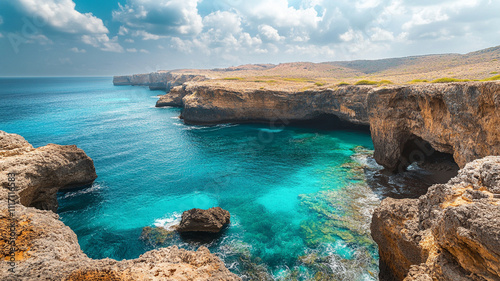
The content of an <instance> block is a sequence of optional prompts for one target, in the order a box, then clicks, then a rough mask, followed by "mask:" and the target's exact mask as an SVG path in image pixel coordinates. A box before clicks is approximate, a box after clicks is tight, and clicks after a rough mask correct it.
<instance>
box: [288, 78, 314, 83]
mask: <svg viewBox="0 0 500 281" xmlns="http://www.w3.org/2000/svg"><path fill="white" fill-rule="evenodd" d="M283 80H285V81H291V82H314V81H310V80H309V79H307V78H283Z"/></svg>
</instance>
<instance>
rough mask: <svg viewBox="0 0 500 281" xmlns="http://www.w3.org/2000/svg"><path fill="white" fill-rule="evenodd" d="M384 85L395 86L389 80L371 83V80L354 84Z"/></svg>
mask: <svg viewBox="0 0 500 281" xmlns="http://www.w3.org/2000/svg"><path fill="white" fill-rule="evenodd" d="M383 84H393V83H392V82H391V81H389V80H381V81H378V82H377V81H371V80H359V81H358V82H356V83H354V85H383Z"/></svg>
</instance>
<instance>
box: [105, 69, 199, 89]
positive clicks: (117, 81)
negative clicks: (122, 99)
mask: <svg viewBox="0 0 500 281" xmlns="http://www.w3.org/2000/svg"><path fill="white" fill-rule="evenodd" d="M206 79H208V78H207V77H205V76H204V75H196V74H179V73H172V72H169V71H158V72H151V73H147V74H135V75H130V76H115V77H113V84H114V85H115V86H124V85H132V86H149V89H151V90H166V91H168V90H170V88H172V87H175V86H179V85H182V84H183V83H185V82H188V81H203V80H206Z"/></svg>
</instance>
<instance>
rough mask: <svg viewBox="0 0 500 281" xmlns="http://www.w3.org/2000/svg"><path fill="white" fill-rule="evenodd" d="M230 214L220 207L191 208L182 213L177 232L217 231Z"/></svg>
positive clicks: (228, 220) (227, 222)
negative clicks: (206, 208)
mask: <svg viewBox="0 0 500 281" xmlns="http://www.w3.org/2000/svg"><path fill="white" fill-rule="evenodd" d="M230 218H231V215H230V214H229V212H228V211H226V210H224V209H222V208H221V207H214V208H210V209H208V210H203V209H191V210H188V211H185V212H183V213H182V219H181V223H180V224H179V226H178V227H177V231H178V232H212V233H218V232H220V231H221V229H222V228H224V227H225V226H226V225H228V224H229V222H230Z"/></svg>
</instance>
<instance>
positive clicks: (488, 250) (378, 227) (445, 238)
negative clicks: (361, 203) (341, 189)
mask: <svg viewBox="0 0 500 281" xmlns="http://www.w3.org/2000/svg"><path fill="white" fill-rule="evenodd" d="M499 186H500V157H499V156H488V157H485V158H482V159H479V160H475V161H473V162H471V163H468V164H467V165H466V166H465V167H464V168H463V169H462V170H460V172H459V174H458V175H457V176H456V177H455V178H453V179H451V180H450V181H449V182H448V183H446V184H437V185H434V186H432V187H430V188H429V191H428V192H427V194H425V195H423V196H421V197H420V198H419V199H411V200H410V199H404V200H396V199H391V198H387V199H384V200H383V201H382V204H381V206H380V207H378V208H377V209H376V211H375V213H374V215H373V219H372V225H371V233H372V236H373V238H374V240H375V241H376V242H377V243H378V244H379V253H380V270H381V272H380V274H381V279H382V280H388V278H390V277H394V278H395V279H396V280H403V279H404V278H406V279H405V280H407V281H408V280H431V279H432V280H450V281H451V280H500V196H498V195H499V194H500V192H499V190H498V188H499Z"/></svg>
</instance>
